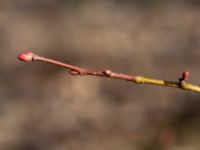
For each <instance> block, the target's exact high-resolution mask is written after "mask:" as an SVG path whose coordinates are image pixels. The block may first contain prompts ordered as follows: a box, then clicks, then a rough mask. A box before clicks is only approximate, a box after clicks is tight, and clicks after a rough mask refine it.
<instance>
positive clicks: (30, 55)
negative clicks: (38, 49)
mask: <svg viewBox="0 0 200 150" xmlns="http://www.w3.org/2000/svg"><path fill="white" fill-rule="evenodd" d="M33 55H34V54H33V53H32V52H30V51H27V52H24V53H22V54H19V55H18V57H17V58H18V59H19V60H21V61H24V62H30V61H32V60H33Z"/></svg>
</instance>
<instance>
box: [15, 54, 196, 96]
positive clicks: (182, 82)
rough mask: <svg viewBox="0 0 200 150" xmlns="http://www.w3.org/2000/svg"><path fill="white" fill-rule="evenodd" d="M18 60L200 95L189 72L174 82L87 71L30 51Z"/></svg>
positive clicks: (77, 73)
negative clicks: (192, 82)
mask: <svg viewBox="0 0 200 150" xmlns="http://www.w3.org/2000/svg"><path fill="white" fill-rule="evenodd" d="M18 59H19V60H21V61H24V62H31V61H41V62H46V63H49V64H54V65H57V66H60V67H62V68H66V69H69V73H70V74H71V75H92V76H100V77H108V78H115V79H121V80H126V81H132V82H134V83H136V84H153V85H160V86H166V87H174V88H179V89H182V90H188V91H192V92H197V93H200V87H199V86H196V85H193V84H190V83H188V82H186V81H187V80H188V78H189V72H188V71H184V72H183V73H182V76H181V77H180V78H179V79H178V81H177V82H173V81H165V80H158V79H151V78H146V77H143V76H132V75H126V74H122V73H116V72H113V71H111V70H108V69H106V70H103V71H98V70H97V71H96V70H87V69H83V68H79V67H77V66H73V65H69V64H66V63H62V62H60V61H56V60H53V59H49V58H46V57H42V56H39V55H36V54H34V53H32V52H30V51H27V52H24V53H22V54H20V55H19V56H18Z"/></svg>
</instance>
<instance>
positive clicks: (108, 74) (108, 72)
mask: <svg viewBox="0 0 200 150" xmlns="http://www.w3.org/2000/svg"><path fill="white" fill-rule="evenodd" d="M103 73H104V74H105V75H107V76H110V74H111V73H112V72H111V70H108V69H106V70H104V71H103Z"/></svg>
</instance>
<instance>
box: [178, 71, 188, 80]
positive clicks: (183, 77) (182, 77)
mask: <svg viewBox="0 0 200 150" xmlns="http://www.w3.org/2000/svg"><path fill="white" fill-rule="evenodd" d="M189 75H190V73H189V71H184V72H183V73H182V76H181V77H180V78H179V81H186V80H188V78H189Z"/></svg>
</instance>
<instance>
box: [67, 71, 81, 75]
mask: <svg viewBox="0 0 200 150" xmlns="http://www.w3.org/2000/svg"><path fill="white" fill-rule="evenodd" d="M69 73H70V74H71V75H78V74H79V72H77V71H74V70H70V71H69Z"/></svg>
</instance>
